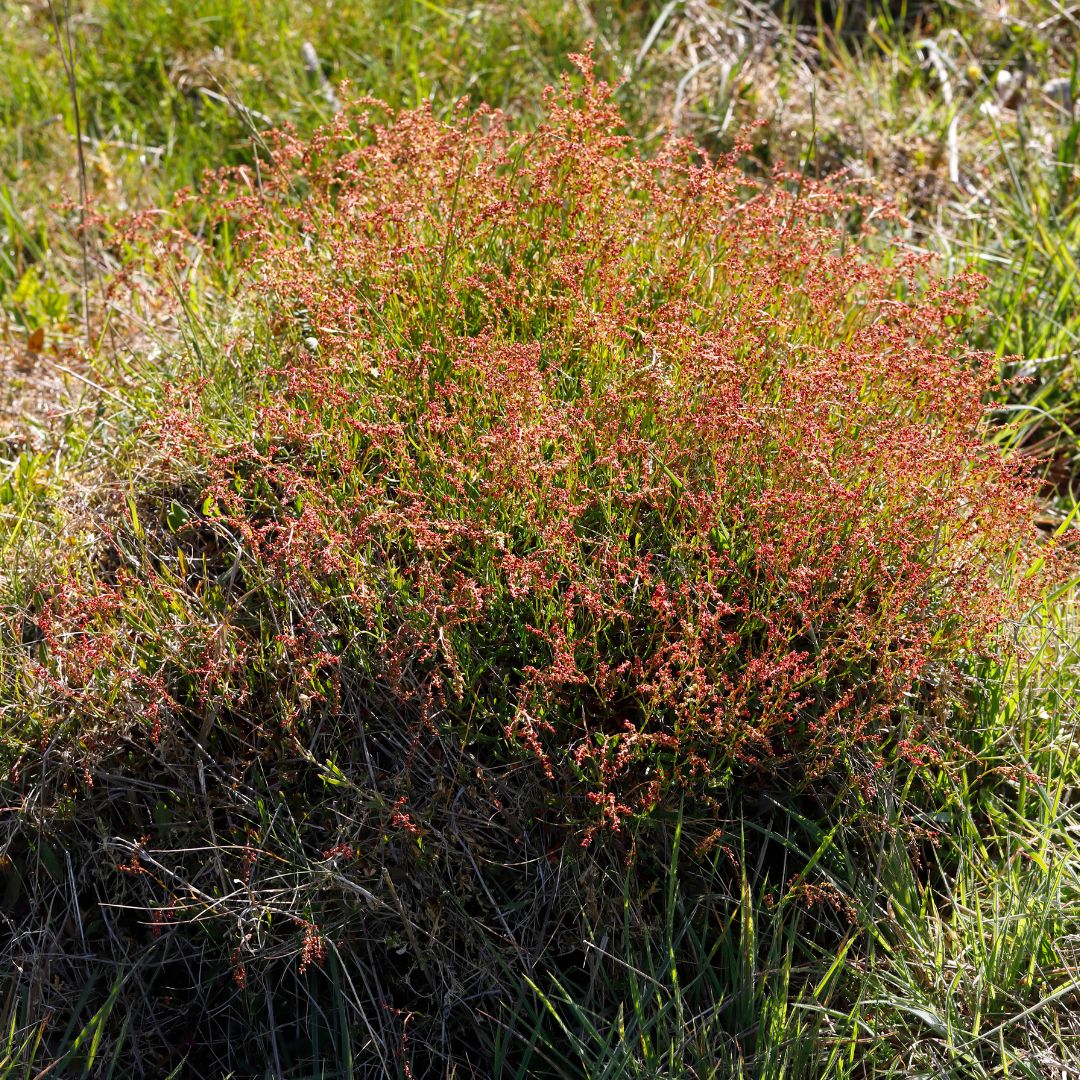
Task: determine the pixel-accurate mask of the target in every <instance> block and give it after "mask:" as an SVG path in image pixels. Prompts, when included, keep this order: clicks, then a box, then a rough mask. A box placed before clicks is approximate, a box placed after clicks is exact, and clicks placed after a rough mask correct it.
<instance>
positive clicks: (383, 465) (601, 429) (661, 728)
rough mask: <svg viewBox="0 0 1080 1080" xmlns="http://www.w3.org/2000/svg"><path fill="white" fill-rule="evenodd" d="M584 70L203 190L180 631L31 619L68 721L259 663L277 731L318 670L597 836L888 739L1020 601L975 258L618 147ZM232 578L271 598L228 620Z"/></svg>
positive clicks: (793, 191)
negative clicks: (982, 341) (562, 807)
mask: <svg viewBox="0 0 1080 1080" xmlns="http://www.w3.org/2000/svg"><path fill="white" fill-rule="evenodd" d="M579 62H580V63H581V64H582V67H583V71H584V76H585V79H584V86H583V88H582V89H581V90H580V91H575V90H572V89H571V88H570V84H569V83H567V84H565V86H564V89H563V92H562V94H561V95H558V96H556V95H554V94H553V95H552V97H551V101H550V105H549V113H548V118H547V120H546V121H545V122H544V123H543V124H541V125H540V127H538V128H537V129H536V130H534V131H529V132H525V133H521V134H513V133H511V132H510V131H508V130H507V128H506V126H505V124H504V122H503V118H502V117H501V116H500V115H499V114H497V113H491V112H488V111H487V110H483V109H482V110H480V111H478V112H476V113H472V114H466V113H462V114H461V115H460V116H459V117H458V118H457V119H455V120H453V121H450V122H440V121H437V120H436V119H434V118H433V117H432V115H431V114H430V112H428V111H425V110H421V111H419V112H411V113H403V114H401V115H399V116H396V117H393V118H391V119H390V120H389V121H386V122H379V121H377V120H375V119H373V118H372V116H371V113H372V112H385V111H386V107H385V106H381V105H379V104H378V103H372V102H365V101H361V102H359V103H357V104H356V105H354V106H353V107H352V108H351V109H350V110H348V111H346V112H344V113H342V114H341V116H340V117H339V118H338V119H337V120H335V121H334V122H333V123H332V124H331V125H328V126H327V127H325V128H323V129H321V130H319V131H318V132H317V133H316V134H315V135H314V136H313V137H312V139H311V140H310V141H302V140H297V139H295V138H290V137H288V136H281V137H279V138H278V140H277V141H276V144H275V147H274V153H273V157H272V160H271V161H270V162H269V164H267V165H265V166H263V167H262V168H261V169H260V170H259V173H258V175H257V176H256V174H255V173H253V172H251V171H248V170H243V171H240V172H238V173H228V174H224V175H223V176H221V177H219V178H218V179H217V180H216V181H215V182H214V186H213V187H211V188H208V189H207V191H206V192H205V193H204V199H206V200H208V202H207V203H206V205H207V206H208V208H209V212H210V214H211V218H212V226H211V229H210V231H211V232H213V233H215V234H220V233H221V232H222V231H223V230H225V229H228V230H231V231H232V232H234V233H235V234H236V236H237V240H236V248H237V251H238V254H237V255H236V257H238V258H240V259H241V260H242V262H243V264H244V267H245V269H244V271H243V272H242V273H241V275H240V282H239V285H238V287H237V296H236V301H235V302H236V304H237V305H238V310H240V311H243V312H244V313H245V318H246V319H247V323H246V325H245V328H244V329H243V330H241V331H239V332H238V333H237V334H236V335H235V336H234V339H233V340H232V342H231V343H230V346H229V357H230V359H229V363H230V364H235V365H239V367H240V368H241V370H243V371H244V372H245V373H246V376H248V377H245V378H244V380H243V381H242V383H240V385H239V387H238V388H237V389H238V391H239V393H240V394H241V395H242V397H241V398H240V399H239V400H237V399H235V398H234V399H232V400H230V401H229V408H228V411H227V412H224V411H223V410H222V409H221V408H220V407H219V406H218V404H217V403H218V402H219V401H220V399H221V394H222V383H221V380H220V378H218V377H216V376H214V375H210V376H209V377H208V378H204V379H201V380H199V381H197V382H195V383H194V384H191V385H188V386H186V387H181V388H176V389H174V392H173V394H172V399H171V401H170V403H169V406H168V408H167V410H166V411H165V412H164V413H163V414H162V416H161V418H160V420H159V421H158V425H159V429H160V434H161V444H162V452H163V454H164V455H165V456H166V457H168V458H169V459H170V460H177V461H182V462H184V463H185V464H186V465H187V466H188V467H189V468H190V469H191V471H192V472H191V475H201V477H202V479H201V484H200V490H199V495H198V503H197V504H195V505H194V506H190V507H184V506H182V505H180V504H179V503H177V505H176V508H175V510H174V511H173V513H174V517H175V521H174V524H175V525H176V528H175V530H174V531H175V534H176V536H177V540H178V547H177V552H176V559H177V562H176V564H175V565H174V566H173V567H172V568H171V570H170V571H169V572H167V571H166V570H165V569H160V570H158V571H156V573H155V576H156V577H157V578H158V581H157V585H158V587H159V588H160V589H161V590H162V591H163V592H164V593H167V594H168V596H169V598H170V604H171V605H173V606H174V607H175V608H176V610H177V612H182V613H183V615H182V617H181V618H179V619H178V620H176V624H175V629H173V630H171V631H170V632H169V633H167V634H162V633H161V632H160V628H159V627H158V626H157V625H156V624H154V623H150V624H147V623H145V622H144V621H143V620H141V619H140V620H136V621H134V622H131V621H128V620H126V619H125V618H124V615H125V614H126V613H127V612H128V611H129V610H130V606H131V605H132V604H135V605H140V604H142V603H143V602H144V601H143V599H142V597H143V594H144V593H145V591H146V590H147V589H148V588H151V587H153V585H154V584H155V582H154V581H152V580H148V579H147V575H146V574H142V575H140V577H139V578H138V579H134V578H132V577H131V576H130V575H128V574H127V573H126V572H124V571H123V570H120V571H119V572H118V573H117V574H116V575H115V576H114V577H113V578H111V579H106V580H105V581H103V582H101V583H100V585H98V586H96V587H92V588H90V589H89V591H87V590H85V589H83V588H79V587H68V588H65V589H63V590H61V591H60V592H59V593H58V594H56V595H55V596H53V597H52V598H51V599H50V600H49V601H48V603H47V604H46V605H45V608H44V611H43V613H42V616H41V618H40V619H39V626H40V628H41V632H42V634H43V636H44V639H45V641H46V644H47V648H46V657H47V658H48V662H49V663H50V664H52V665H54V666H55V668H56V674H61V673H62V676H63V678H64V679H65V680H66V682H67V684H68V685H67V687H66V688H65V692H69V693H74V694H75V702H76V703H77V707H78V708H79V709H82V710H85V715H86V716H88V717H93V718H94V723H93V728H94V730H97V731H101V730H103V729H107V728H108V727H109V726H115V725H116V724H117V722H118V721H119V720H121V719H122V718H123V719H128V720H140V719H141V721H142V722H143V723H144V724H145V725H146V726H147V727H148V728H149V730H150V732H151V734H152V736H153V737H154V739H155V740H156V739H159V738H161V737H163V733H164V732H165V731H166V729H167V727H168V725H169V723H170V722H171V718H174V717H175V718H179V717H183V716H186V715H192V714H196V715H202V714H204V713H205V712H206V710H207V708H211V707H212V708H214V709H218V710H224V709H228V710H231V711H233V712H235V713H236V714H237V715H243V714H244V713H245V712H247V711H250V702H251V701H253V700H256V701H263V700H265V696H266V691H267V689H269V688H270V687H271V686H272V688H273V690H274V693H275V694H276V695H277V698H276V701H275V704H274V707H273V709H272V711H271V712H270V713H266V712H263V714H262V716H261V718H260V724H261V725H264V726H265V725H270V726H273V725H277V726H279V727H281V728H282V729H283V730H286V731H289V730H292V729H293V728H294V727H295V726H296V725H297V724H299V723H300V722H301V721H302V717H303V715H304V714H306V713H309V712H311V711H316V712H317V711H318V709H317V708H316V705H317V704H320V703H321V704H326V703H327V702H331V701H333V700H335V697H336V693H337V691H336V689H335V687H336V680H337V678H338V673H339V671H340V668H341V666H342V665H344V666H345V667H346V668H347V669H348V671H349V672H351V673H353V676H354V677H355V676H356V675H358V674H361V673H362V676H363V678H364V679H365V680H367V681H368V682H369V683H370V685H371V687H372V689H373V691H375V689H376V688H377V692H378V693H379V694H383V695H385V696H387V698H388V699H390V700H393V701H394V702H396V703H397V705H398V707H400V708H401V709H402V710H403V711H404V712H405V713H406V714H408V715H412V716H414V717H415V723H416V730H417V732H418V733H419V732H420V731H422V730H425V729H427V730H432V731H435V730H441V729H445V728H446V726H447V725H451V726H454V727H455V728H457V729H458V730H460V731H461V732H462V735H463V737H464V738H466V741H468V740H470V739H475V740H478V741H480V742H481V743H483V744H484V745H485V746H488V747H491V748H492V751H491V752H494V753H498V754H500V755H502V754H506V753H512V752H513V750H514V749H521V750H523V751H525V752H526V753H527V754H528V755H529V756H531V757H533V758H534V759H535V760H536V763H537V765H538V767H539V769H540V771H541V772H542V773H543V774H544V775H545V776H546V778H547V780H549V781H551V782H552V783H554V784H555V785H556V786H557V787H559V788H560V789H561V790H562V791H564V792H565V793H566V794H568V795H570V796H571V797H583V798H584V799H586V800H587V801H588V802H590V803H592V804H593V805H594V806H595V808H596V809H595V813H594V815H593V816H594V817H595V819H596V823H601V822H603V823H605V824H606V825H609V826H611V827H613V828H617V827H618V826H619V824H620V822H621V821H622V820H623V819H624V818H625V817H626V816H627V815H629V814H632V813H638V812H644V811H647V810H648V809H649V808H650V807H652V806H653V805H655V804H656V802H657V801H658V800H660V799H662V798H667V797H669V796H670V795H671V794H672V793H674V794H675V796H676V797H678V796H680V795H681V794H684V793H685V792H686V791H688V790H694V789H695V788H698V787H700V788H702V789H708V788H710V787H717V786H720V787H722V786H725V785H726V784H728V783H729V782H731V779H732V777H733V775H735V773H740V774H743V775H748V774H749V773H751V772H764V773H766V774H770V775H772V776H773V777H774V778H778V777H781V776H782V777H783V783H785V784H788V785H790V784H791V783H792V782H795V783H799V782H801V781H803V780H809V779H813V778H815V777H821V776H823V775H825V774H828V773H830V772H832V771H833V770H835V769H837V768H843V769H846V770H848V771H850V770H852V769H855V770H858V769H861V768H866V767H873V766H875V765H880V763H881V760H882V757H883V753H884V752H885V751H886V749H888V748H893V747H895V746H896V743H897V731H898V727H899V725H898V722H897V720H898V717H899V716H900V715H901V714H902V713H904V712H908V711H910V706H909V705H908V702H909V700H910V699H911V698H912V697H913V696H914V697H916V698H918V697H920V696H921V697H923V698H925V697H926V696H927V695H931V696H932V695H933V693H934V692H935V690H934V688H935V687H937V686H939V685H940V684H941V682H942V680H943V679H944V678H945V672H946V670H947V668H948V665H950V664H952V663H954V662H955V661H956V660H957V659H958V657H960V656H961V655H962V654H963V652H964V651H965V650H968V649H971V648H977V647H978V646H979V645H981V644H983V643H985V642H986V641H987V638H988V635H990V634H992V633H993V631H994V630H995V629H996V628H997V626H998V625H999V624H1000V622H1001V620H1002V619H1003V618H1004V617H1006V616H1007V614H1008V613H1009V612H1010V611H1013V610H1016V607H1015V605H1016V603H1017V601H1018V600H1019V602H1021V603H1023V602H1024V601H1025V599H1029V598H1030V595H1031V594H1030V590H1028V591H1025V590H1024V589H1019V590H1018V589H1017V588H1016V587H1015V586H1014V582H1015V581H1016V580H1021V579H1023V578H1024V577H1025V576H1028V575H1026V573H1025V570H1026V567H1027V566H1028V565H1030V563H1031V561H1032V560H1033V559H1039V560H1042V559H1044V558H1045V555H1046V553H1045V552H1044V551H1042V550H1040V549H1039V546H1038V544H1037V543H1036V542H1035V537H1036V535H1037V533H1036V532H1035V530H1034V525H1033V521H1034V516H1035V513H1034V510H1035V503H1034V491H1033V488H1032V483H1031V481H1030V478H1029V477H1028V475H1027V473H1026V471H1025V467H1024V466H1023V465H1022V463H1020V462H1019V461H1017V460H1015V459H1010V458H1009V457H1008V456H1006V455H1004V454H1003V453H1001V452H1000V451H999V450H997V449H994V448H992V447H989V446H988V445H987V444H986V442H985V440H984V439H983V434H984V431H983V415H984V409H983V405H982V395H983V394H984V393H985V392H986V390H987V388H988V387H989V386H990V385H991V383H992V381H993V379H994V373H995V368H996V365H995V362H994V358H993V357H992V356H990V355H988V354H982V353H976V352H973V351H972V350H970V349H968V348H966V347H965V346H964V343H963V338H962V325H963V316H964V313H965V312H966V311H967V309H968V308H969V307H970V305H971V303H972V301H973V297H974V289H975V287H976V285H977V279H975V278H970V277H960V278H954V279H953V280H951V281H949V282H942V281H936V280H934V278H933V276H932V273H931V272H930V271H929V270H928V267H927V264H926V260H924V259H917V258H910V257H902V256H899V255H897V254H896V253H895V252H892V251H890V250H889V248H888V245H881V248H882V250H880V251H879V252H878V253H876V254H873V255H869V256H868V255H867V254H866V253H865V245H863V244H861V243H855V242H852V241H851V240H850V239H849V238H848V233H847V231H846V230H847V229H848V228H854V229H856V230H857V231H859V232H862V233H864V234H866V233H867V232H868V231H869V230H871V229H872V227H873V222H874V220H875V217H876V213H875V211H874V208H873V206H872V204H870V203H869V202H867V201H866V200H863V199H860V198H859V197H858V196H857V195H855V194H854V193H853V192H851V191H845V190H844V189H842V188H840V187H838V186H836V185H833V186H824V185H818V184H811V183H810V182H808V181H806V180H805V179H796V178H795V177H794V176H788V175H785V174H783V173H777V174H775V175H774V176H773V177H772V178H771V180H770V181H769V182H768V183H761V184H756V183H752V182H751V181H749V180H747V179H746V177H745V176H744V175H743V174H742V173H741V172H740V171H739V170H738V168H737V167H736V164H735V158H734V157H728V158H725V159H722V160H720V161H719V162H715V163H714V162H708V161H706V160H704V159H703V158H701V157H700V156H698V155H697V154H696V152H695V150H694V148H693V146H692V145H690V144H688V143H684V142H677V141H676V142H672V143H670V144H668V145H667V146H666V147H665V149H664V150H663V151H662V152H661V153H660V154H659V155H657V156H655V157H653V158H649V159H643V158H641V157H639V156H638V155H637V154H635V152H634V150H633V147H632V145H630V142H629V140H628V138H627V137H625V136H623V135H620V134H617V131H618V128H619V116H618V113H617V111H616V110H615V108H614V107H613V105H612V103H611V100H610V98H611V89H610V87H608V86H607V85H606V84H604V83H602V82H597V81H596V80H595V79H594V78H593V76H592V70H591V64H590V61H589V59H588V58H587V57H584V58H580V61H579ZM215 188H217V189H218V193H217V194H215V193H214V191H215ZM852 216H853V217H854V219H857V220H854V221H852V220H846V219H847V218H852ZM208 243H209V245H210V247H209V248H208V249H207V250H206V251H205V252H204V254H205V255H206V256H207V257H208V258H212V257H213V244H214V243H215V241H213V240H212V241H209V242H208ZM185 257H186V256H185ZM229 378H230V379H232V378H233V376H232V373H231V372H230V373H229ZM228 385H229V388H230V390H232V389H234V383H233V382H231V381H230V382H229V384H228ZM189 511H190V512H189ZM199 531H202V532H203V533H212V534H215V535H216V536H217V537H218V538H219V540H220V546H221V547H222V548H224V549H225V550H227V551H228V552H230V553H235V558H233V557H232V554H230V555H228V556H227V558H226V561H229V560H230V559H231V560H232V564H233V565H232V566H231V567H226V568H225V570H226V571H227V572H224V573H221V574H220V576H219V578H218V579H217V580H216V581H214V582H213V583H212V587H210V586H208V584H207V580H206V576H205V574H204V573H199V572H197V571H196V570H195V569H194V568H193V567H191V568H189V569H187V570H186V571H185V570H181V569H180V567H181V566H182V565H189V564H190V562H191V560H192V558H195V557H198V556H199V554H200V551H199V548H198V547H197V546H196V547H191V538H192V537H193V536H195V534H196V533H198V532H199ZM185 546H188V547H189V554H187V555H186V557H185V556H184V547H185ZM1014 564H1015V565H1014ZM1017 567H1018V569H1019V571H1020V572H1018V573H1014V572H1013V571H1014V569H1016V568H1017ZM253 603H260V604H262V605H263V606H264V609H265V611H264V614H265V612H267V611H270V610H273V609H274V608H275V606H277V607H279V608H281V609H285V608H288V610H289V611H290V612H291V613H292V620H293V621H292V623H291V624H290V625H282V626H281V627H280V628H279V630H278V632H277V633H275V634H274V635H273V636H272V637H271V636H268V635H267V634H266V623H265V620H264V621H262V622H255V623H251V624H244V623H239V624H237V625H229V624H223V623H222V622H221V621H220V620H221V618H222V616H223V615H224V614H225V613H226V612H227V611H232V610H239V611H243V610H247V609H249V608H250V607H251V605H252V604H253ZM208 616H212V617H208ZM171 621H172V620H170V622H171ZM271 672H272V677H270V678H268V676H269V675H270V673H271ZM53 677H54V678H55V677H56V675H55V674H54V676H53ZM119 687H122V688H123V693H122V694H121V697H120V698H119V699H118V697H117V690H118V688H119ZM211 703H212V704H211ZM118 705H119V706H120V708H118ZM52 715H58V713H56V712H55V711H53V713H52ZM938 734H939V733H937V732H934V731H932V730H925V729H922V728H920V729H919V730H917V731H916V730H910V731H909V732H908V735H907V737H906V738H905V739H904V740H903V745H902V746H900V747H899V749H900V751H901V754H902V755H903V756H906V757H908V758H909V759H910V760H913V761H920V760H924V759H925V755H926V754H933V753H935V752H936V750H935V745H936V744H935V739H936V738H937V736H938ZM695 778H699V779H700V783H699V782H698V781H697V780H696V779H695ZM575 816H582V815H580V814H579V815H575Z"/></svg>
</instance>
